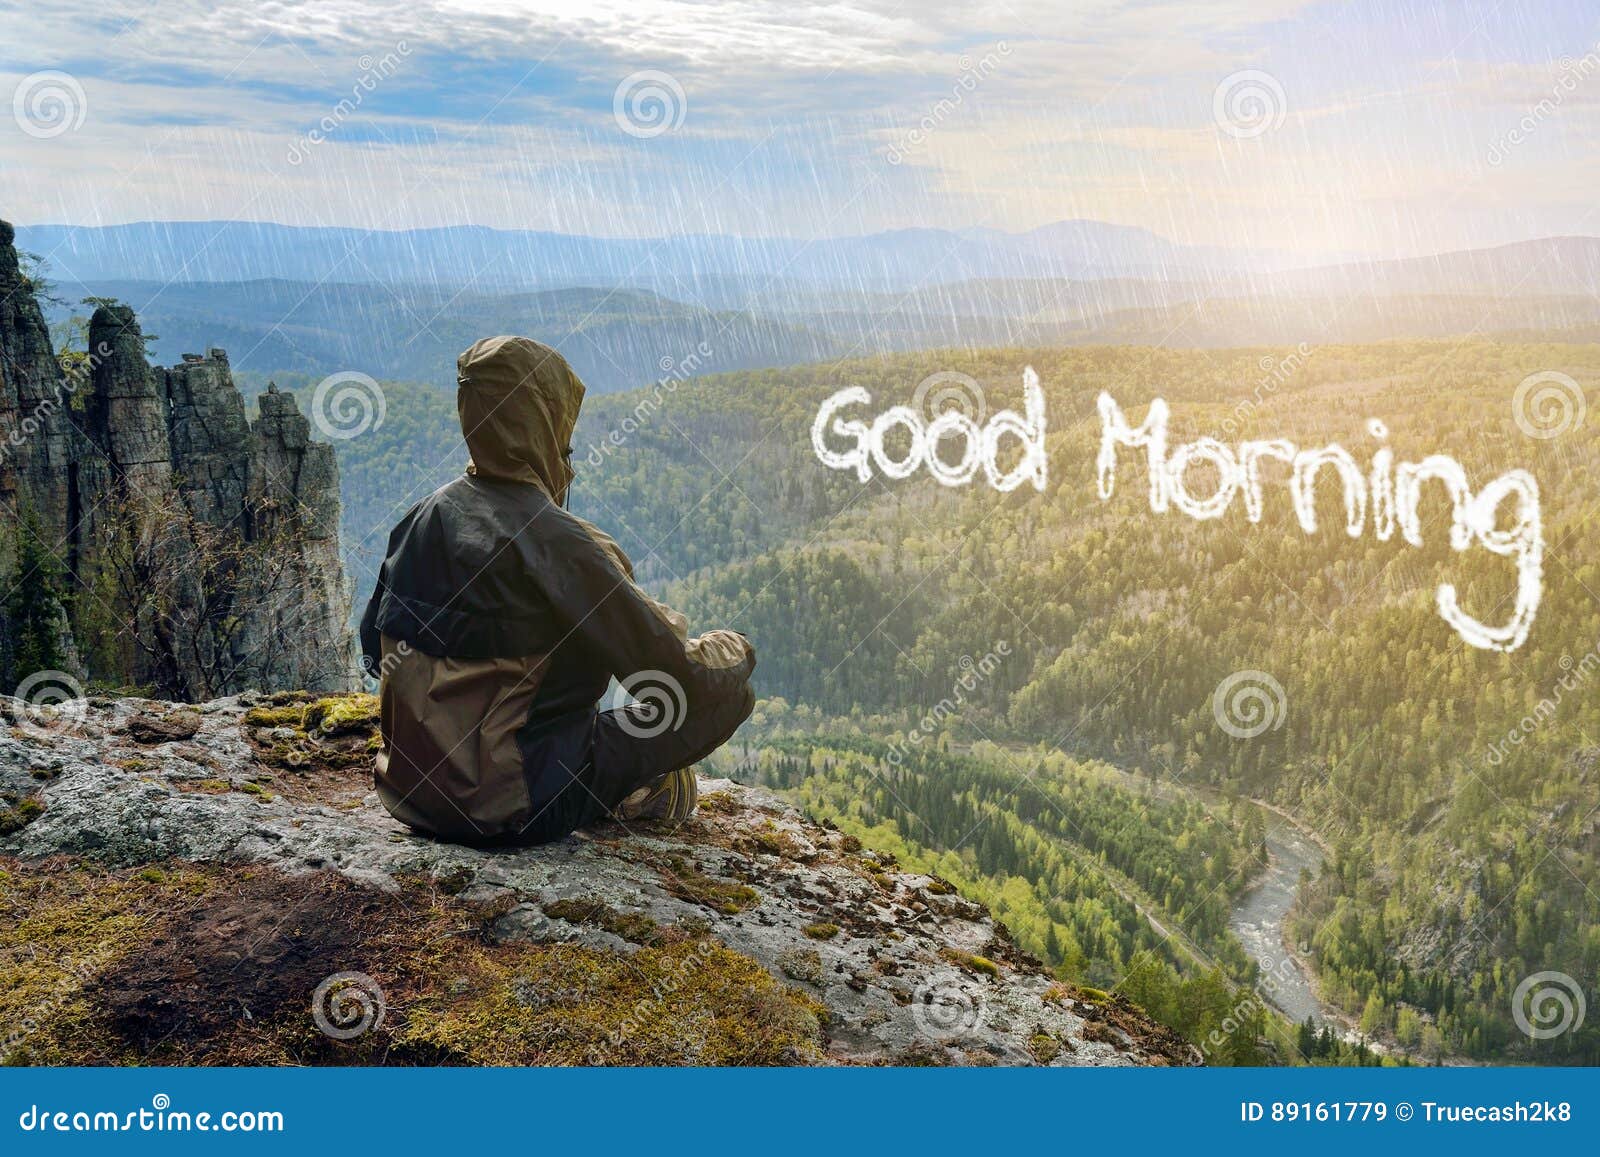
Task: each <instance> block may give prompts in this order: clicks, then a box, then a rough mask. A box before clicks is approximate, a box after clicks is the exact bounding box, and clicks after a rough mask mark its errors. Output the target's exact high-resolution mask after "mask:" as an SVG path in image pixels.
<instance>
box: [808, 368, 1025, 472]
mask: <svg viewBox="0 0 1600 1157" xmlns="http://www.w3.org/2000/svg"><path fill="white" fill-rule="evenodd" d="M1022 397H1023V410H1024V413H1023V414H1018V413H1016V412H1015V411H1013V410H1000V411H999V412H997V413H996V414H994V415H993V416H992V417H990V419H989V420H988V422H986V423H985V424H984V425H983V426H982V427H981V428H980V427H979V425H978V423H977V422H975V421H973V420H972V419H971V418H969V417H968V416H967V415H966V414H965V413H964V412H962V411H961V410H958V409H948V410H944V411H943V412H941V413H940V414H939V415H938V416H937V417H935V418H934V419H933V421H931V422H924V420H923V416H922V415H921V414H920V413H918V412H917V411H916V410H914V409H912V408H911V407H910V406H891V407H890V408H889V409H887V410H885V411H884V412H883V413H881V414H879V415H878V416H877V417H876V418H874V419H872V421H871V423H870V424H869V423H867V422H863V421H861V420H860V419H858V418H842V417H837V416H836V415H837V414H838V413H839V411H840V410H842V409H844V408H845V407H846V406H869V405H871V404H872V395H871V394H869V393H868V392H867V391H866V390H864V389H862V388H861V387H860V386H851V387H849V388H848V389H843V390H840V391H839V392H838V393H837V394H834V395H833V397H831V398H829V399H828V400H827V401H826V402H824V403H823V404H822V409H821V410H819V411H817V418H816V421H814V422H813V423H812V424H811V445H812V446H813V447H814V448H815V449H816V452H817V457H818V458H819V459H821V461H822V464H823V465H824V466H827V467H830V468H831V469H834V470H854V471H855V472H856V477H857V478H859V479H861V481H863V482H867V481H870V480H871V478H872V468H873V466H874V465H876V466H877V468H878V469H879V470H880V471H881V472H882V473H883V475H884V476H885V477H887V478H908V477H910V476H911V475H912V474H913V473H915V472H916V469H917V467H918V466H922V465H926V466H927V468H928V473H929V474H931V475H933V477H934V478H935V479H937V480H938V481H939V482H940V483H942V484H943V485H945V486H965V485H966V484H967V483H969V482H971V481H972V480H973V479H974V478H975V477H977V473H978V469H979V467H980V466H981V467H982V468H983V472H984V475H985V477H987V478H988V480H989V485H991V486H993V487H994V488H995V489H996V490H1000V491H1009V490H1015V489H1016V488H1017V487H1019V486H1021V485H1022V484H1023V483H1024V482H1032V483H1033V485H1034V489H1036V490H1043V489H1044V484H1045V479H1046V477H1047V475H1048V473H1049V467H1048V462H1047V460H1046V457H1045V450H1044V392H1043V391H1042V390H1041V389H1040V388H1039V375H1038V374H1036V373H1034V372H1033V369H1032V368H1031V367H1030V368H1029V369H1028V370H1026V371H1025V372H1024V373H1023V375H1022ZM830 422H832V426H831V427H830V426H829V423H830ZM897 426H898V427H900V428H902V429H904V430H905V432H906V434H907V435H909V442H910V444H909V446H908V447H907V448H906V449H905V450H904V451H903V456H902V457H899V458H896V457H894V456H893V455H892V454H891V453H890V451H889V449H888V447H887V446H886V445H885V439H886V438H887V436H888V435H889V433H890V431H892V430H893V429H895V427H897ZM830 431H831V433H832V434H833V436H834V437H835V438H840V439H848V440H849V442H850V445H849V446H848V447H846V448H844V449H832V448H830V447H829V446H828V442H827V436H828V434H829V433H830ZM1008 434H1010V435H1012V436H1014V437H1015V438H1017V439H1018V440H1019V442H1020V444H1021V449H1022V456H1021V458H1020V460H1019V461H1018V462H1017V463H1016V465H1014V466H1013V467H1012V468H1011V469H1010V470H1007V471H1004V472H1002V471H1001V469H1000V442H1001V439H1002V438H1004V437H1005V436H1006V435H1008ZM946 439H951V440H952V441H954V440H959V442H960V445H961V457H960V458H959V459H957V460H955V461H953V462H952V461H948V460H947V459H946V458H945V457H944V456H942V455H941V454H940V443H941V442H944V441H945V440H946Z"/></svg>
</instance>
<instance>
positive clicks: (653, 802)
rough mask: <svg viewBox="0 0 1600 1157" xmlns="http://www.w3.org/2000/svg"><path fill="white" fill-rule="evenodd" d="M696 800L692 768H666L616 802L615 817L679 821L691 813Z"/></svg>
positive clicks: (697, 795)
mask: <svg viewBox="0 0 1600 1157" xmlns="http://www.w3.org/2000/svg"><path fill="white" fill-rule="evenodd" d="M699 799H700V786H699V784H698V783H696V781H695V775H694V768H692V767H680V768H679V769H678V770H677V771H669V772H667V774H666V775H664V776H662V777H661V778H660V779H658V780H656V781H655V782H654V783H651V784H646V785H645V786H644V787H641V788H640V789H639V790H638V791H636V792H634V793H633V794H632V795H630V796H629V797H628V798H627V799H625V800H623V801H622V802H621V803H619V804H618V805H617V810H616V816H617V818H618V819H619V820H668V821H671V822H673V823H682V822H683V821H684V820H686V819H688V818H689V817H690V816H691V815H693V814H694V805H695V804H696V803H697V802H698V801H699Z"/></svg>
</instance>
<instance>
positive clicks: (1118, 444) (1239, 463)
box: [811, 367, 1544, 651]
mask: <svg viewBox="0 0 1600 1157" xmlns="http://www.w3.org/2000/svg"><path fill="white" fill-rule="evenodd" d="M1022 389H1023V409H1024V413H1022V414H1017V413H1016V412H1014V411H1011V410H1001V411H999V412H997V413H995V414H993V415H992V416H991V417H990V418H989V420H988V421H987V422H986V423H985V424H983V425H982V426H980V425H979V424H978V423H977V422H976V421H974V420H973V419H972V418H970V417H968V416H967V415H966V414H965V413H963V412H962V411H961V410H959V409H950V410H945V411H944V412H942V413H939V414H938V415H937V416H935V417H934V418H933V420H932V421H925V420H924V416H923V415H922V414H920V413H919V412H918V411H916V410H914V409H912V408H910V407H908V406H894V407H891V408H890V409H887V410H885V411H883V412H882V413H881V414H879V415H878V416H877V417H876V418H873V419H871V420H870V421H863V420H862V419H861V418H858V417H848V416H841V411H844V410H845V409H846V408H847V407H852V406H869V405H871V403H872V395H871V394H869V393H868V392H867V391H866V390H864V389H862V388H860V387H859V386H853V387H850V388H849V389H844V390H840V391H839V392H838V393H836V394H834V395H833V396H832V397H831V398H829V399H828V400H827V401H826V402H824V403H823V406H822V409H821V410H820V411H819V412H818V414H817V418H816V421H815V422H814V423H813V424H812V427H811V440H812V445H813V446H814V447H815V449H816V452H817V457H818V458H819V459H820V460H821V461H822V463H823V464H824V465H825V466H828V467H830V468H832V469H835V470H853V471H855V473H856V476H857V477H858V478H860V479H861V481H863V482H866V481H869V480H870V479H871V478H872V473H873V468H874V467H876V468H877V469H878V471H880V472H881V473H882V474H884V475H885V476H886V477H889V478H906V477H909V476H910V475H911V474H913V473H915V471H916V470H917V468H918V467H919V466H926V467H927V469H928V473H929V474H931V475H932V476H933V477H934V479H935V480H936V481H938V482H940V483H941V484H943V485H945V486H962V485H965V484H967V483H970V482H972V481H973V480H974V479H975V478H976V477H977V474H978V471H979V470H980V469H981V470H982V471H983V473H984V475H985V477H986V479H987V480H988V482H989V484H990V485H991V486H993V487H994V488H995V489H997V490H1001V491H1010V490H1015V489H1016V488H1017V487H1019V486H1021V485H1022V484H1023V483H1024V482H1032V483H1033V485H1034V488H1035V489H1037V490H1043V489H1044V487H1045V483H1046V481H1047V478H1048V470H1049V463H1048V459H1047V455H1046V452H1045V440H1044V439H1045V407H1044V394H1043V392H1042V391H1041V389H1040V387H1039V378H1038V375H1037V374H1035V373H1034V372H1033V369H1032V368H1031V367H1030V368H1029V369H1027V370H1026V371H1024V373H1023V380H1022ZM1099 410H1100V428H1101V430H1100V452H1099V456H1098V461H1097V465H1098V473H1099V494H1100V497H1101V499H1103V500H1104V499H1109V498H1110V497H1111V495H1112V492H1113V491H1114V489H1115V487H1116V469H1117V460H1118V454H1119V451H1123V450H1143V451H1144V455H1143V456H1144V458H1145V460H1146V466H1147V474H1148V478H1149V488H1150V509H1151V511H1152V512H1154V513H1156V514H1165V513H1166V512H1167V511H1168V510H1171V509H1175V510H1177V511H1179V512H1180V513H1183V514H1187V515H1188V516H1189V517H1190V518H1194V519H1198V520H1207V519H1213V518H1220V517H1222V515H1223V514H1225V513H1226V512H1227V511H1228V510H1229V509H1230V508H1231V507H1232V505H1233V503H1234V501H1235V499H1236V498H1239V497H1240V496H1242V501H1243V503H1244V513H1245V518H1246V519H1248V520H1249V521H1250V522H1252V523H1256V522H1260V521H1261V517H1262V511H1263V508H1264V502H1265V499H1264V495H1263V481H1262V474H1263V469H1264V464H1266V463H1268V462H1276V463H1279V464H1280V465H1279V467H1278V469H1279V470H1282V471H1286V473H1287V486H1288V491H1289V497H1290V501H1291V503H1292V505H1293V508H1294V512H1295V517H1296V519H1297V520H1298V521H1299V523H1300V527H1301V529H1302V530H1304V531H1305V532H1306V533H1307V534H1313V533H1315V532H1316V531H1317V505H1316V486H1317V482H1318V480H1319V478H1321V477H1322V476H1323V475H1324V473H1325V472H1331V473H1332V474H1333V475H1334V476H1335V477H1336V478H1337V480H1338V484H1339V486H1340V489H1341V492H1342V495H1343V498H1344V515H1345V519H1344V522H1345V533H1347V534H1348V535H1349V536H1350V537H1351V538H1359V537H1361V535H1362V534H1363V533H1365V531H1366V528H1367V526H1368V524H1369V521H1370V525H1371V527H1372V533H1373V534H1374V535H1375V536H1376V537H1377V539H1378V540H1379V541H1380V542H1386V541H1388V540H1389V539H1390V538H1392V537H1393V536H1394V533H1395V530H1396V529H1397V528H1398V529H1399V531H1400V535H1401V537H1402V538H1404V539H1405V541H1406V542H1408V543H1410V544H1411V545H1412V546H1416V547H1420V546H1422V545H1423V544H1424V538H1423V532H1422V520H1421V517H1420V514H1419V507H1420V505H1421V501H1422V497H1423V493H1424V488H1425V487H1426V485H1427V484H1428V483H1436V484H1437V485H1438V486H1439V487H1442V488H1443V493H1444V495H1445V496H1446V497H1447V498H1448V500H1449V502H1450V505H1451V510H1452V519H1451V524H1450V532H1449V534H1450V545H1451V547H1452V548H1453V549H1455V550H1457V551H1466V550H1469V549H1471V548H1472V547H1473V546H1479V547H1482V548H1483V549H1484V550H1486V551H1488V552H1489V553H1491V554H1495V555H1500V556H1503V557H1506V558H1510V559H1513V560H1514V562H1515V565H1516V576H1517V589H1516V597H1515V600H1514V602H1513V606H1512V608H1511V612H1510V615H1509V617H1508V618H1507V620H1506V621H1505V622H1504V623H1501V624H1499V625H1493V624H1490V623H1486V622H1483V621H1481V620H1479V619H1476V618H1474V617H1473V616H1471V615H1469V614H1468V613H1467V612H1466V611H1465V610H1464V609H1463V608H1462V606H1461V601H1460V596H1459V594H1458V592H1457V590H1456V587H1455V584H1453V583H1441V584H1440V585H1439V588H1438V591H1437V592H1436V597H1437V602H1438V608H1439V614H1440V616H1441V617H1442V618H1443V619H1444V620H1445V622H1447V623H1448V624H1450V626H1451V627H1452V628H1453V629H1454V630H1455V631H1456V633H1457V634H1459V635H1460V636H1461V638H1462V639H1463V640H1464V641H1466V642H1467V643H1469V644H1471V645H1472V646H1474V647H1480V648H1483V649H1485V650H1495V651H1514V650H1516V649H1517V648H1518V647H1520V646H1521V645H1522V644H1523V642H1524V641H1526V639H1527V637H1528V632H1529V630H1531V629H1532V627H1533V619H1534V615H1535V613H1536V612H1537V611H1538V609H1539V599H1540V596H1541V595H1542V593H1543V567H1544V535H1543V528H1542V525H1541V521H1540V512H1539V485H1538V483H1537V482H1536V481H1535V480H1534V478H1533V475H1531V474H1529V473H1528V472H1527V471H1526V470H1508V471H1506V472H1505V473H1504V474H1501V475H1500V476H1499V477H1497V478H1494V479H1492V480H1490V481H1489V482H1488V483H1487V484H1486V485H1485V486H1483V487H1482V488H1481V489H1479V490H1477V491H1476V492H1474V491H1473V489H1472V486H1471V484H1470V482H1469V481H1468V479H1467V474H1466V470H1465V469H1464V468H1463V467H1462V466H1461V464H1460V463H1459V462H1457V461H1456V460H1455V459H1454V458H1450V457H1448V456H1446V455H1443V454H1430V455H1429V456H1427V457H1425V458H1423V459H1422V460H1421V461H1420V462H1404V461H1402V462H1397V461H1395V456H1394V451H1393V450H1391V449H1390V448H1389V447H1388V446H1386V445H1381V444H1380V445H1379V446H1378V448H1377V449H1376V450H1375V451H1374V452H1373V453H1372V457H1371V459H1370V461H1369V463H1368V464H1367V466H1366V467H1363V466H1362V465H1361V464H1360V463H1358V462H1357V461H1356V459H1355V457H1354V456H1353V455H1352V454H1351V453H1350V452H1349V451H1347V450H1346V449H1344V447H1342V446H1339V445H1337V444H1329V445H1326V446H1318V447H1315V448H1313V449H1300V448H1299V447H1297V446H1296V445H1295V444H1294V443H1292V442H1289V441H1286V440H1285V439H1282V438H1273V439H1266V440H1256V441H1245V442H1239V443H1237V444H1236V445H1234V446H1229V445H1225V444H1224V443H1222V442H1220V441H1218V440H1217V439H1215V438H1197V439H1195V440H1194V441H1193V442H1185V443H1182V444H1180V445H1176V446H1173V445H1169V443H1168V438H1167V420H1168V416H1169V411H1168V408H1167V404H1166V402H1165V401H1163V400H1162V399H1160V398H1157V399H1155V400H1154V401H1153V402H1151V403H1150V408H1149V410H1148V411H1147V413H1146V414H1145V419H1144V421H1143V422H1142V423H1140V424H1139V425H1138V426H1134V425H1132V424H1130V423H1129V421H1128V420H1127V418H1126V417H1125V416H1124V415H1123V412H1122V410H1121V409H1120V408H1119V407H1118V405H1117V403H1116V402H1115V401H1114V400H1113V399H1112V397H1111V395H1110V394H1108V393H1102V394H1101V395H1100V398H1099ZM897 427H898V428H899V429H901V430H903V431H904V434H903V435H900V436H897V437H896V438H895V439H894V441H895V443H896V444H898V445H899V446H901V447H902V448H901V449H899V450H891V448H890V444H889V439H890V435H891V433H892V432H893V431H894V430H895V429H896V428H897ZM1367 431H1368V433H1369V434H1370V435H1371V436H1372V437H1373V438H1374V439H1375V440H1376V441H1377V442H1379V443H1383V442H1384V441H1385V440H1386V439H1387V438H1388V436H1389V434H1388V430H1387V429H1386V428H1385V426H1384V424H1383V423H1382V422H1379V421H1377V420H1375V419H1374V420H1372V421H1369V422H1368V423H1367ZM830 435H831V436H832V437H833V438H834V439H836V440H837V442H836V443H835V444H834V445H830V444H829V436H830ZM1007 435H1010V436H1012V437H1013V438H1014V439H1015V440H1016V442H1017V445H1018V448H1019V450H1020V453H1019V454H1018V456H1017V461H1016V462H1015V463H1014V464H1013V465H1012V466H1011V467H1010V468H1009V469H1002V468H1001V464H1000V462H1001V449H1002V440H1003V439H1005V438H1006V437H1007ZM946 441H949V442H951V443H959V449H960V451H961V454H960V457H959V458H951V457H950V456H949V454H948V453H947V452H945V448H944V447H943V446H942V445H941V444H942V443H945V442H946ZM839 443H842V445H840V444H839ZM955 448H956V446H955V445H952V446H951V447H950V449H955ZM1198 466H1209V467H1210V470H1209V471H1208V472H1207V473H1208V475H1209V477H1208V478H1207V480H1206V481H1205V483H1204V484H1203V485H1202V486H1201V487H1200V489H1202V490H1203V491H1204V493H1197V492H1196V488H1195V486H1194V484H1193V482H1192V480H1191V477H1190V475H1191V471H1193V470H1194V468H1195V467H1198ZM1502 507H1507V508H1508V509H1509V513H1510V524H1509V525H1508V526H1502V525H1501V509H1502Z"/></svg>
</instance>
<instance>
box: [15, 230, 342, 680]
mask: <svg viewBox="0 0 1600 1157" xmlns="http://www.w3.org/2000/svg"><path fill="white" fill-rule="evenodd" d="M338 493H339V477H338V467H337V465H336V463H335V460H334V454H333V448H332V447H331V446H329V445H327V444H325V443H320V442H315V441H313V440H312V439H311V437H310V425H309V423H308V421H307V420H306V418H305V417H304V416H303V415H302V414H301V413H300V412H299V410H298V408H297V407H296V404H295V400H294V398H293V396H292V395H289V394H284V393H277V392H275V391H274V392H270V393H269V394H267V395H265V396H264V397H263V398H262V401H261V414H260V417H259V418H258V419H257V420H256V421H255V422H254V423H251V422H250V421H249V419H248V417H247V416H246V413H245V404H244V399H243V397H242V396H241V395H240V393H239V391H238V389H236V388H235V386H234V384H233V378H232V374H231V372H230V369H229V366H228V358H227V354H226V353H225V352H223V351H222V350H218V349H213V350H211V351H209V352H208V353H207V354H205V355H203V356H202V355H195V354H190V355H185V358H184V361H183V362H182V364H180V365H177V366H173V367H171V368H170V369H163V368H159V367H152V366H150V365H149V364H148V363H147V362H146V360H145V353H144V338H143V335H142V334H141V333H140V330H139V324H138V320H137V319H136V318H135V317H134V314H133V312H132V310H130V309H128V308H127V307H125V306H120V305H106V306H101V307H100V308H98V309H97V310H96V311H95V313H94V316H93V317H92V318H91V320H90V323H89V330H88V349H87V350H86V351H83V352H82V353H81V354H80V356H79V357H78V359H77V360H76V361H75V362H74V363H72V364H71V365H69V367H68V369H67V370H65V371H64V370H63V369H62V367H61V365H60V364H59V363H58V361H57V358H56V356H55V352H54V350H53V349H52V348H51V340H50V334H49V331H48V328H47V327H46V324H45V320H44V316H43V314H42V312H41V310H40V308H39V304H38V301H37V297H36V293H35V287H34V286H33V285H32V284H31V283H30V281H29V280H28V276H27V274H26V271H25V270H24V269H23V267H22V265H21V264H20V262H19V260H18V254H17V252H16V249H15V246H14V244H13V233H12V229H11V226H9V225H7V224H5V223H4V222H0V511H3V513H4V515H5V518H6V522H7V523H9V524H10V527H16V528H18V530H19V531H20V532H21V533H25V534H28V535H30V536H31V537H32V539H33V543H34V546H35V548H36V549H39V548H42V549H43V550H45V551H46V552H47V553H48V555H49V556H50V559H51V560H53V562H54V563H56V564H58V566H56V567H55V568H54V569H56V570H58V571H59V576H58V577H59V580H60V582H61V584H62V586H63V588H64V589H63V590H61V591H60V592H59V594H60V596H61V597H62V601H63V602H64V603H65V604H67V605H69V606H70V608H71V632H72V636H73V637H71V638H68V639H65V640H63V643H64V649H65V651H66V653H69V654H75V655H77V656H81V662H82V664H83V665H84V667H85V668H86V669H87V670H86V671H78V672H69V674H75V675H79V676H81V675H83V674H87V675H89V676H92V677H94V678H98V679H103V680H107V681H112V682H134V683H139V684H144V685H148V686H153V687H156V688H158V689H159V690H160V691H161V692H162V693H163V694H165V695H169V696H173V697H180V698H191V699H198V698H206V697H209V696H212V695H216V694H220V693H224V692H228V691H236V690H241V689H244V688H246V687H251V686H255V687H265V688H268V689H272V688H279V687H290V686H293V687H310V688H313V689H320V690H341V689H348V688H349V687H351V686H353V685H354V684H353V680H354V677H355V676H354V669H355V668H354V648H353V641H352V639H351V637H350V633H349V631H348V629H347V627H346V621H347V612H348V597H349V596H348V592H347V589H346V583H345V578H344V573H343V568H342V564H341V562H340V558H339V544H338V523H339V499H338ZM10 527H8V528H7V529H10ZM18 553H19V551H18V542H17V534H15V533H9V534H4V535H0V576H5V578H6V579H7V580H8V583H7V585H11V580H13V579H14V578H15V577H20V576H15V575H14V574H13V571H14V569H15V562H16V557H17V554H18ZM13 628H15V624H8V623H5V622H3V621H0V665H3V664H4V663H5V662H6V661H7V656H6V654H5V651H6V643H7V638H6V636H7V634H8V632H9V630H10V629H13ZM0 673H4V674H7V675H11V676H12V681H14V680H15V677H17V676H20V675H25V674H28V672H26V671H15V672H8V671H3V667H0ZM10 689H11V687H10V684H9V683H8V684H7V686H6V687H5V690H8V691H9V690H10Z"/></svg>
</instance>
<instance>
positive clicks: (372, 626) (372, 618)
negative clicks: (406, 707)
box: [361, 558, 389, 679]
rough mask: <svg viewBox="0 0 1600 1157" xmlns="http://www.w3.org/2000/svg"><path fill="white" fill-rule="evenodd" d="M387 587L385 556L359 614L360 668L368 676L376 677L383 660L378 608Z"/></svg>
mask: <svg viewBox="0 0 1600 1157" xmlns="http://www.w3.org/2000/svg"><path fill="white" fill-rule="evenodd" d="M388 589H389V560H388V559H387V558H385V559H384V560H383V565H382V566H380V567H379V568H378V585H377V586H375V587H373V588H372V597H371V598H370V599H368V600H367V609H366V611H365V613H363V614H362V616H361V668H362V670H364V671H365V672H366V673H367V674H368V675H369V676H371V677H372V678H374V679H376V678H378V668H379V665H380V664H381V663H382V662H383V636H382V635H381V634H380V633H379V632H378V608H379V607H380V606H381V605H382V604H383V593H384V591H386V590H388Z"/></svg>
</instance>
